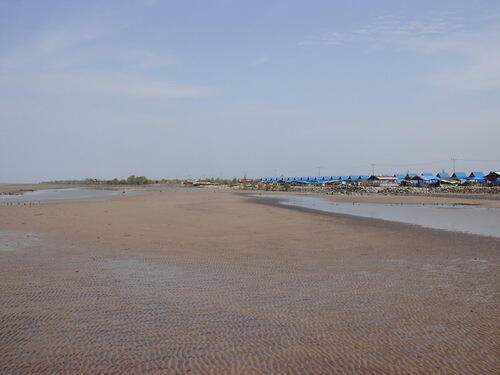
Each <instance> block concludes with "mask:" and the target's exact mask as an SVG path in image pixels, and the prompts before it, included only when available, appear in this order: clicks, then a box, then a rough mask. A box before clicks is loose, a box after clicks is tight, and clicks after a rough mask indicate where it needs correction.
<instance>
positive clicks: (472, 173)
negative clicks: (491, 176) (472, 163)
mask: <svg viewBox="0 0 500 375" xmlns="http://www.w3.org/2000/svg"><path fill="white" fill-rule="evenodd" d="M471 177H476V178H479V179H484V178H485V177H484V173H483V172H471V174H470V175H469V178H471Z"/></svg>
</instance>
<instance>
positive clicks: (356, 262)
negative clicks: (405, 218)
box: [0, 190, 500, 374]
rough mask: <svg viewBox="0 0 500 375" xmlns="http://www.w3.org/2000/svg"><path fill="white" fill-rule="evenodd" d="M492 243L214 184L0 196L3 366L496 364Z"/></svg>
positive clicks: (177, 369)
mask: <svg viewBox="0 0 500 375" xmlns="http://www.w3.org/2000/svg"><path fill="white" fill-rule="evenodd" d="M499 251H500V241H499V240H496V239H492V238H483V237H478V236H468V235H463V234H453V233H447V232H441V231H435V230H427V229H418V228H412V227H410V226H405V225H397V224H395V225H390V224H387V223H381V222H376V221H372V220H362V219H361V220H357V219H354V218H348V217H334V216H327V215H318V214H313V213H305V212H299V211H295V210H291V209H286V208H280V207H274V206H268V205H260V204H254V203H252V202H250V201H249V200H248V199H247V198H245V197H241V196H238V195H234V194H230V193H227V192H210V191H206V190H172V191H164V192H162V193H155V194H151V195H147V196H139V197H132V198H126V199H120V200H116V201H109V202H86V203H63V204H50V205H45V206H44V205H42V206H37V207H0V322H1V324H0V373H33V372H35V373H55V372H63V373H74V372H86V373H197V374H208V373H211V374H225V373H245V374H269V373H271V374H305V373H312V374H327V373H334V374H497V373H499V372H500V358H499V345H498V343H499V338H500V332H499V318H498V311H499V305H500V304H499V300H498V286H499V276H498V275H499V263H500V262H499V261H500V252H499Z"/></svg>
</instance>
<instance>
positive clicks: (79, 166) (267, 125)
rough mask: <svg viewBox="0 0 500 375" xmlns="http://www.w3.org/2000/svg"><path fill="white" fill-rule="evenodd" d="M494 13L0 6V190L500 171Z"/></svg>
mask: <svg viewBox="0 0 500 375" xmlns="http://www.w3.org/2000/svg"><path fill="white" fill-rule="evenodd" d="M499 139H500V2H499V1H498V0H490V1H488V0H449V1H448V0H440V1H435V0H432V1H429V0H422V1H409V0H408V1H401V0H380V1H371V0H365V1H361V0H351V1H341V0H338V1H335V0H324V1H321V0H318V1H316V0H263V1H261V0H254V1H243V0H198V1H195V0H179V1H168V0H164V1H162V0H156V1H153V0H149V1H146V0H119V1H93V0H86V1H79V2H75V1H55V0H46V1H38V0H31V1H26V0H0V182H38V181H47V180H55V179H80V178H86V177H94V178H114V177H118V178H122V177H127V176H129V175H132V174H134V175H146V176H148V177H150V178H206V177H223V178H232V177H241V176H243V175H244V174H246V175H247V176H248V177H267V176H278V175H284V176H314V175H317V174H318V173H320V174H321V175H338V174H371V171H372V165H371V164H375V166H374V169H375V173H377V174H392V173H396V172H402V173H405V172H407V171H410V172H415V173H422V172H426V173H427V172H431V173H432V172H434V173H437V172H439V171H441V170H443V169H444V170H445V171H448V172H449V171H451V170H452V166H453V164H452V161H451V159H452V158H455V159H457V161H456V170H457V171H466V172H470V171H476V170H478V171H485V172H488V171H489V170H500V146H499Z"/></svg>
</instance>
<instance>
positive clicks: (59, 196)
mask: <svg viewBox="0 0 500 375" xmlns="http://www.w3.org/2000/svg"><path fill="white" fill-rule="evenodd" d="M123 194H130V192H128V193H127V192H124V191H121V190H120V191H117V190H103V189H92V188H81V187H78V188H65V189H43V190H35V191H30V192H26V193H24V194H19V195H7V194H1V195H0V205H2V204H3V205H5V204H23V203H44V202H58V201H64V200H76V201H78V200H93V199H105V198H111V197H115V196H119V195H123Z"/></svg>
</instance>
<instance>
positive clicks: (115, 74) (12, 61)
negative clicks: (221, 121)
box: [0, 27, 212, 99]
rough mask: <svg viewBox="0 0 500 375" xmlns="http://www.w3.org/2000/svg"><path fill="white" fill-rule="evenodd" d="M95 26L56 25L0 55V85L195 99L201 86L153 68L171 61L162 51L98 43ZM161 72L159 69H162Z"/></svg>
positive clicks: (202, 91) (204, 91) (201, 94)
mask: <svg viewBox="0 0 500 375" xmlns="http://www.w3.org/2000/svg"><path fill="white" fill-rule="evenodd" d="M97 30H98V28H85V27H84V28H82V29H78V28H69V27H68V28H59V29H56V30H50V31H47V32H45V33H42V34H39V35H37V36H35V37H34V38H32V39H31V41H30V42H28V43H25V44H24V45H21V46H19V47H17V48H16V49H14V50H12V51H9V52H8V53H7V54H5V55H4V56H0V84H1V85H2V86H3V87H4V90H2V91H3V92H5V90H6V89H5V88H6V87H9V90H10V91H12V90H22V91H23V92H38V93H40V92H43V93H50V94H57V93H64V94H65V95H72V94H88V93H95V94H108V95H121V96H129V97H137V98H146V99H169V98H170V99H171V98H201V97H207V96H210V95H211V93H212V90H211V89H210V88H208V87H206V86H203V85H193V84H185V83H174V82H172V81H170V80H168V79H164V78H159V77H158V76H157V75H156V74H155V72H154V71H153V70H155V69H158V68H165V67H166V66H168V65H170V64H173V63H174V62H175V61H176V60H175V59H174V58H173V57H172V56H170V55H167V54H165V53H163V52H162V53H161V54H159V53H156V52H153V51H149V50H143V49H135V48H128V47H127V48H124V47H116V46H111V47H110V46H109V45H107V44H99V43H98V41H99V38H100V37H101V36H102V35H103V33H102V32H98V31H97ZM162 74H164V72H162Z"/></svg>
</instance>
